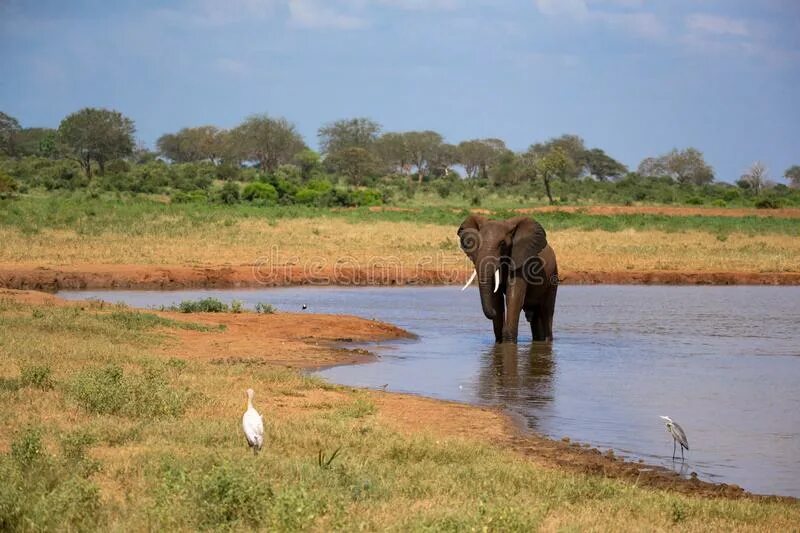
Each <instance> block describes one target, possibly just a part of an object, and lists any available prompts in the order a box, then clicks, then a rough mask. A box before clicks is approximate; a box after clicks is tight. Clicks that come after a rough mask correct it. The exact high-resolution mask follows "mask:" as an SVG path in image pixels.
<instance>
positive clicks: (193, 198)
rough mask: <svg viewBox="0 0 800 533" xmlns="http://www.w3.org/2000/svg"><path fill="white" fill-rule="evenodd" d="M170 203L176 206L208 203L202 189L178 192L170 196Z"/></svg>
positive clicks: (206, 195)
mask: <svg viewBox="0 0 800 533" xmlns="http://www.w3.org/2000/svg"><path fill="white" fill-rule="evenodd" d="M171 201H172V202H173V203H176V204H195V203H204V202H207V201H208V194H207V193H206V191H204V190H202V189H197V190H194V191H189V192H184V191H178V192H176V193H174V194H173V195H172V198H171Z"/></svg>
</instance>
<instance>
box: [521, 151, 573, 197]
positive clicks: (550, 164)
mask: <svg viewBox="0 0 800 533" xmlns="http://www.w3.org/2000/svg"><path fill="white" fill-rule="evenodd" d="M536 148H537V145H532V146H531V147H530V148H528V151H527V152H525V153H524V154H521V155H520V156H519V158H518V168H519V169H520V172H521V174H522V176H523V177H527V178H529V179H531V180H534V179H541V180H542V183H543V184H544V191H545V194H547V200H548V201H549V202H550V203H551V204H552V203H554V200H553V193H552V190H551V188H550V184H551V182H552V181H553V180H554V179H565V178H566V177H567V176H568V174H569V172H570V171H571V167H570V164H571V162H570V160H569V156H568V155H567V153H566V152H565V151H564V149H562V148H559V147H556V148H553V149H552V150H548V151H547V152H545V153H541V151H539V150H537V149H536Z"/></svg>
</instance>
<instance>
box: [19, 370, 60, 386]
mask: <svg viewBox="0 0 800 533" xmlns="http://www.w3.org/2000/svg"><path fill="white" fill-rule="evenodd" d="M52 372H53V371H52V369H51V368H50V366H49V365H26V366H23V367H22V369H21V372H20V383H22V386H23V387H36V388H37V389H42V390H49V389H52V388H53V385H54V383H53V378H52Z"/></svg>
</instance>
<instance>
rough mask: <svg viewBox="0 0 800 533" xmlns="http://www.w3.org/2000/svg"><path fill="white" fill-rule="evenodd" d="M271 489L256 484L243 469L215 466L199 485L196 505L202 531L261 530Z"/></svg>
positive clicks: (250, 475)
mask: <svg viewBox="0 0 800 533" xmlns="http://www.w3.org/2000/svg"><path fill="white" fill-rule="evenodd" d="M271 499H272V489H271V488H270V487H269V486H268V485H266V484H265V483H263V482H254V481H253V473H252V472H249V471H248V470H246V469H245V468H244V467H242V466H240V465H232V464H220V465H215V466H213V467H212V468H211V469H210V470H209V471H208V473H206V474H205V475H204V476H203V477H202V478H201V479H200V482H199V483H198V485H197V488H196V493H195V503H196V505H197V511H198V521H199V524H198V525H199V526H200V527H201V528H203V529H206V528H209V529H217V528H225V529H228V528H231V529H233V528H261V527H264V526H265V525H266V524H265V523H264V522H265V520H264V519H265V517H266V516H267V513H268V512H269V507H270V500H271Z"/></svg>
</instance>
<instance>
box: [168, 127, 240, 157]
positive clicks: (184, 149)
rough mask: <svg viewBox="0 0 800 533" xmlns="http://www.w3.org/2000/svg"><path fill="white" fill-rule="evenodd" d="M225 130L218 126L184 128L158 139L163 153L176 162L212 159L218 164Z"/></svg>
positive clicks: (222, 148) (222, 149)
mask: <svg viewBox="0 0 800 533" xmlns="http://www.w3.org/2000/svg"><path fill="white" fill-rule="evenodd" d="M224 136H225V132H224V131H222V130H220V129H219V128H217V127H216V126H199V127H196V128H183V129H182V130H180V131H179V132H178V133H167V134H165V135H162V136H161V137H159V138H158V140H157V141H156V146H157V147H158V150H159V152H161V155H163V156H164V157H166V158H167V159H170V160H171V161H174V162H176V163H190V162H194V161H206V160H208V161H211V162H212V163H214V164H216V163H217V161H218V159H219V158H220V157H221V156H222V153H223V151H224Z"/></svg>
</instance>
